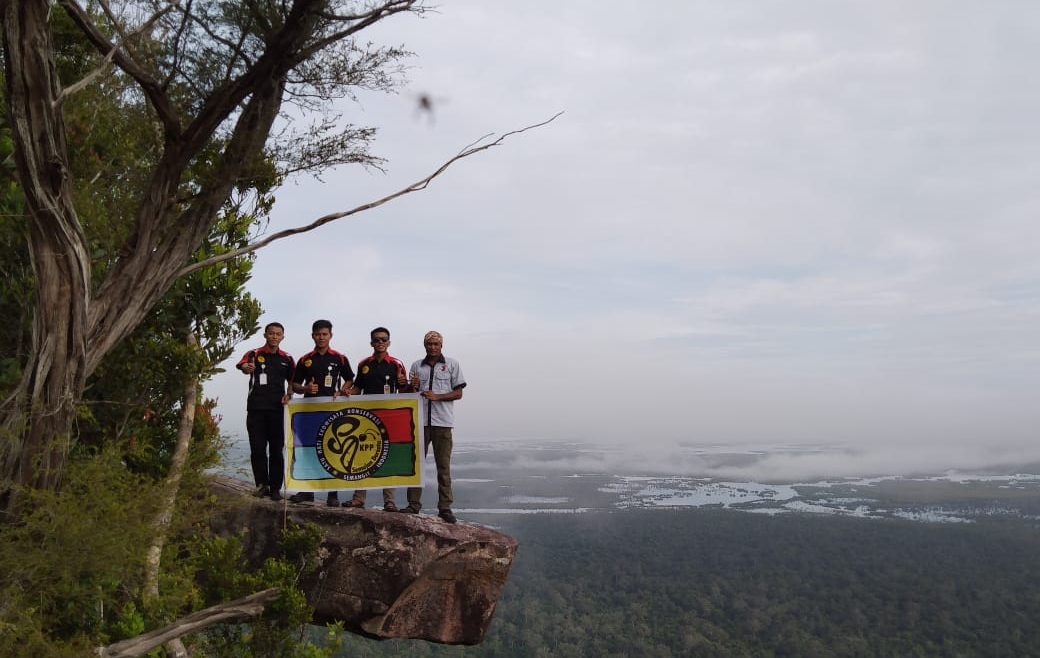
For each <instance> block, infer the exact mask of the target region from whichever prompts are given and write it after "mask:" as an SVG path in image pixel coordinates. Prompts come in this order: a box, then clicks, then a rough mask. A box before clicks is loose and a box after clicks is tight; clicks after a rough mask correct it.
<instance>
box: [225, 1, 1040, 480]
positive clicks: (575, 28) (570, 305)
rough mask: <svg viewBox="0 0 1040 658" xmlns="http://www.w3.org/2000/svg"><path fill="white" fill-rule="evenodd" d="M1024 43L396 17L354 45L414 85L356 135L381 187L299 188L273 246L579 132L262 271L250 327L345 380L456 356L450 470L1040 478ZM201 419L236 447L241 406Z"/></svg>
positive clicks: (702, 9)
mask: <svg viewBox="0 0 1040 658" xmlns="http://www.w3.org/2000/svg"><path fill="white" fill-rule="evenodd" d="M1037 35H1040V4H1037V3H1035V2H1032V1H1027V0H1022V1H1021V2H1015V1H1006V2H1002V1H996V2H977V1H957V0H935V1H916V0H891V1H889V0H870V1H869V2H868V1H866V0H862V1H841V0H819V1H814V0H776V1H769V2H766V1H761V2H750V1H749V2H717V1H711V2H708V1H699V0H662V1H659V2H654V3H646V4H645V6H644V5H633V4H631V3H603V2H590V1H587V0H569V1H567V2H558V1H556V0H553V1H551V2H550V1H549V0H526V1H524V2H509V3H507V2H489V1H488V0H444V1H443V2H441V3H440V4H439V5H438V8H437V11H436V13H431V14H428V15H427V17H426V18H424V19H421V20H420V19H416V18H413V17H395V18H392V19H390V20H388V21H386V24H385V25H384V26H382V27H381V28H380V29H379V30H377V31H376V30H373V31H370V32H367V33H366V37H367V38H372V39H376V40H378V41H380V42H384V43H385V42H389V43H399V44H403V45H405V46H406V47H407V48H408V49H409V50H411V51H413V52H415V53H416V57H415V58H414V59H412V60H411V62H410V63H411V65H412V67H413V68H412V69H411V70H410V71H409V78H410V84H409V85H408V86H407V87H406V88H405V89H403V90H402V91H401V93H400V94H398V95H391V96H382V95H376V94H363V95H361V96H360V97H359V99H358V101H359V102H358V103H357V104H351V103H344V104H343V105H342V106H341V108H342V110H343V112H344V119H343V120H344V121H345V122H347V121H349V122H351V123H355V124H361V125H372V126H376V127H378V128H379V131H380V132H379V136H378V138H377V141H376V143H375V147H374V152H375V153H376V154H378V155H381V156H384V157H386V158H388V160H389V162H388V165H387V168H386V169H387V171H386V173H385V174H384V173H380V172H377V171H365V170H361V169H344V170H338V171H335V172H331V173H329V174H327V175H325V176H323V179H322V180H321V181H315V180H300V181H296V182H293V183H290V184H288V185H287V186H286V187H285V188H284V189H283V190H281V192H280V193H279V194H278V203H277V205H276V207H275V209H274V221H273V222H272V226H271V230H275V229H280V228H286V227H290V226H297V225H301V224H305V223H308V222H310V221H313V220H314V219H315V218H317V217H319V216H321V215H323V214H326V213H331V212H337V211H343V210H346V209H349V208H352V207H354V206H357V205H359V204H362V203H365V202H367V201H370V200H373V199H375V198H377V197H380V196H383V195H385V194H387V193H390V192H393V191H396V190H397V189H400V188H402V187H404V186H406V185H407V184H409V183H411V182H414V181H415V180H418V179H420V178H422V177H423V176H425V175H426V174H428V173H430V172H432V171H433V170H434V169H436V167H437V166H439V165H440V164H441V163H442V162H444V161H446V160H447V159H449V158H450V157H451V156H452V155H454V154H455V153H456V152H457V151H459V150H461V149H462V148H463V147H465V146H466V145H468V144H470V143H472V142H473V141H475V140H476V139H478V138H480V137H481V136H482V135H485V134H487V133H495V134H501V133H504V132H508V131H510V130H515V129H517V128H522V127H524V126H528V125H531V124H535V123H538V122H541V121H544V120H546V119H548V118H550V117H552V116H553V115H555V114H556V113H557V112H561V111H562V112H563V113H564V114H562V115H561V116H560V117H559V118H557V119H556V120H555V121H553V122H552V123H550V124H548V125H546V126H544V127H541V128H538V129H537V130H533V131H529V132H526V133H523V134H521V135H516V136H513V137H511V138H509V139H508V140H507V141H506V142H505V143H504V144H503V145H502V146H500V147H496V148H494V149H492V150H490V151H488V152H485V153H482V154H480V155H477V156H474V157H473V158H469V159H466V160H464V161H462V162H459V163H457V164H456V165H454V166H453V167H452V168H451V169H449V170H448V172H447V173H445V174H444V175H443V176H442V177H440V178H438V179H437V180H436V181H435V182H434V183H433V184H432V185H431V186H430V188H429V189H428V190H426V191H424V192H421V193H417V194H414V195H411V196H409V197H407V198H403V199H400V200H398V201H395V202H393V203H391V204H388V205H387V206H384V207H382V208H380V209H377V210H373V211H369V212H365V213H363V214H361V215H358V216H355V217H353V218H349V219H345V220H341V221H340V222H338V223H335V224H332V225H329V226H326V227H324V228H321V229H319V230H317V231H314V232H312V233H309V234H306V235H302V236H297V237H293V238H290V239H289V240H286V241H283V242H281V243H276V244H274V245H272V246H270V247H268V248H266V249H264V250H262V251H260V252H259V254H258V260H257V263H256V267H255V270H254V277H253V281H252V283H251V284H250V286H249V288H250V290H251V291H252V293H253V294H254V295H255V296H256V297H257V298H258V299H259V300H260V302H261V303H262V304H263V306H264V309H265V314H264V315H263V317H262V318H261V323H266V322H269V321H279V322H282V323H283V324H285V326H286V332H287V338H286V340H285V342H284V343H283V348H285V349H287V351H289V352H290V353H291V354H292V355H293V356H299V355H301V354H303V353H304V352H306V351H307V350H309V349H310V348H311V347H312V342H311V340H310V336H309V334H310V324H311V322H312V321H313V320H315V319H317V318H322V317H323V318H328V319H329V320H331V321H332V322H333V324H334V325H335V326H334V330H333V332H334V337H333V340H332V346H333V347H334V348H336V349H339V350H340V351H345V352H346V353H347V354H348V356H349V357H350V358H351V361H352V362H355V363H356V362H357V360H359V359H360V358H362V357H363V356H365V355H366V354H367V353H369V352H370V348H369V346H368V331H369V330H370V329H371V328H373V327H375V326H376V325H386V326H388V327H389V328H390V330H391V332H392V341H393V343H392V345H391V353H392V354H395V355H396V356H399V357H400V358H402V359H404V360H405V361H411V360H413V359H416V358H419V357H420V356H421V355H422V354H423V351H422V345H421V342H422V335H423V333H424V332H425V331H426V330H428V329H437V330H439V331H441V332H442V333H443V334H444V336H445V345H444V352H445V354H447V355H448V356H453V357H456V358H458V359H459V360H460V362H461V363H462V366H463V370H464V372H465V374H466V378H467V380H468V381H469V386H468V387H467V388H466V391H465V397H464V399H463V400H462V401H461V402H459V403H457V404H456V421H457V425H456V432H455V436H456V441H465V440H467V439H470V440H487V439H505V438H509V439H552V440H561V441H562V440H587V441H591V442H609V443H621V442H624V443H628V444H630V445H632V446H633V447H635V448H636V449H637V450H651V448H652V447H654V446H662V445H672V444H676V443H679V442H689V443H697V444H719V443H754V444H758V445H762V444H766V445H768V444H784V443H820V444H829V445H845V444H847V445H850V446H854V447H856V448H857V449H861V450H863V451H864V455H863V457H862V458H863V459H864V462H865V463H867V462H871V460H878V459H892V460H895V462H896V463H905V462H906V460H907V459H908V457H907V456H908V455H914V458H913V460H914V463H915V464H921V465H934V466H936V467H940V468H942V467H948V466H967V465H971V464H972V463H978V462H980V461H987V460H989V459H990V458H991V457H992V458H993V459H994V460H996V459H1003V458H1005V457H1006V458H1007V459H1019V458H1021V459H1040V441H1038V440H1037V439H1038V438H1040V437H1038V428H1040V404H1038V399H1037V398H1038V395H1037V393H1038V391H1040V347H1038V344H1037V339H1038V336H1040V257H1038V247H1040V185H1038V181H1040V125H1038V121H1040V86H1038V85H1037V77H1036V62H1037V61H1038V60H1040V40H1038V39H1037ZM420 94H428V95H429V96H430V97H431V98H432V99H433V113H432V114H431V115H427V114H425V113H422V114H420V113H419V112H418V110H417V108H418V98H419V95H420ZM260 344H262V338H261V337H260V336H255V337H253V338H251V339H250V340H248V341H247V342H246V343H245V344H243V345H241V346H240V348H239V350H238V352H239V353H241V352H243V351H244V350H245V349H247V348H249V347H255V346H257V345H260ZM236 360H237V357H236ZM232 363H233V362H232ZM226 365H227V366H228V367H229V368H230V366H231V363H229V364H226ZM206 392H207V394H208V395H210V396H218V397H219V400H220V405H219V410H220V411H221V413H223V415H224V417H225V422H224V427H225V430H226V431H227V432H228V433H230V434H232V435H241V436H243V437H244V434H245V430H244V406H245V394H246V379H245V377H243V376H242V375H241V374H240V373H238V372H237V371H234V370H230V371H229V372H228V373H227V374H225V375H222V376H220V377H218V378H217V379H216V380H214V381H212V382H210V383H208V384H207V386H206ZM662 454H663V453H662ZM875 466H876V464H875Z"/></svg>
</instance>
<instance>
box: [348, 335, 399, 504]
mask: <svg viewBox="0 0 1040 658" xmlns="http://www.w3.org/2000/svg"><path fill="white" fill-rule="evenodd" d="M369 336H370V337H371V339H372V356H366V357H365V358H364V359H361V361H360V362H359V363H358V364H357V368H358V372H357V377H355V378H354V384H353V385H352V386H351V387H350V390H349V393H350V394H351V395H359V394H362V395H379V394H380V393H383V394H388V393H399V392H407V391H410V390H411V386H410V385H409V384H408V375H407V373H406V372H405V369H404V362H403V361H401V360H400V359H398V358H397V357H393V356H390V353H389V352H388V350H389V349H390V330H389V329H387V328H386V327H376V328H375V329H373V330H372V331H371V332H369ZM367 494H368V492H367V491H365V490H364V489H358V490H357V491H355V492H354V496H353V497H352V498H351V499H350V500H348V501H347V502H345V503H343V507H364V506H365V497H366V496H367ZM383 511H386V512H396V511H397V505H395V504H394V490H393V489H390V488H386V489H383Z"/></svg>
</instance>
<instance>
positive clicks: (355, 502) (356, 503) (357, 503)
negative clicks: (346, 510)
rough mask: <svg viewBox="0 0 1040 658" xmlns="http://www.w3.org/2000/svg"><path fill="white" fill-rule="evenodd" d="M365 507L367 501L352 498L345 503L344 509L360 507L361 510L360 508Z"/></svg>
mask: <svg viewBox="0 0 1040 658" xmlns="http://www.w3.org/2000/svg"><path fill="white" fill-rule="evenodd" d="M364 506H365V501H363V500H358V499H357V498H351V499H350V500H348V501H347V502H345V503H343V507H358V508H360V507H364Z"/></svg>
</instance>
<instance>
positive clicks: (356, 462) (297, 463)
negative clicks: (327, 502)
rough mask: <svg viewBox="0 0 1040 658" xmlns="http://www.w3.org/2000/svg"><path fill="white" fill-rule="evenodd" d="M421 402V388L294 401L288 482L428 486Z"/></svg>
mask: <svg viewBox="0 0 1040 658" xmlns="http://www.w3.org/2000/svg"><path fill="white" fill-rule="evenodd" d="M419 405H420V398H419V396H418V395H417V394H415V393H408V394H397V395H363V396H354V397H349V398H340V399H337V400H333V399H332V398H304V399H302V400H293V401H291V402H290V403H289V404H288V405H287V407H286V419H285V422H286V432H285V437H286V453H287V454H286V457H287V459H286V471H287V473H286V477H285V486H286V488H287V489H294V490H297V491H320V490H325V489H329V490H334V489H346V488H351V489H380V488H386V487H420V486H422V481H421V478H420V474H421V468H420V462H419ZM345 483H349V486H348V485H347V484H345Z"/></svg>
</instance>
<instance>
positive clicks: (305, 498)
mask: <svg viewBox="0 0 1040 658" xmlns="http://www.w3.org/2000/svg"><path fill="white" fill-rule="evenodd" d="M289 500H290V501H291V502H294V503H310V502H314V492H313V491H301V492H300V493H294V494H293V495H291V496H289Z"/></svg>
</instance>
